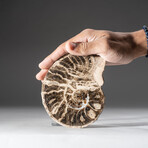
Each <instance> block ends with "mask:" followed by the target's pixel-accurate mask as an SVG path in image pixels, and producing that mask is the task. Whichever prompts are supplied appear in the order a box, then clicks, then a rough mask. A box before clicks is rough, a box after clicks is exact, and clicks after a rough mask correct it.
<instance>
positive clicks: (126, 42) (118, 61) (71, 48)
mask: <svg viewBox="0 0 148 148" xmlns="http://www.w3.org/2000/svg"><path fill="white" fill-rule="evenodd" d="M68 53H70V54H72V55H78V56H86V55H99V56H101V57H102V58H103V59H104V60H105V61H106V65H123V64H128V63H130V62H132V61H133V60H134V59H136V58H138V57H141V56H144V55H146V53H147V41H146V36H145V32H144V31H143V30H139V31H135V32H127V33H122V32H112V31H107V30H94V29H85V30H83V31H82V32H80V33H79V34H77V35H76V36H74V37H73V38H71V39H69V40H67V41H66V42H64V43H62V44H61V45H60V46H58V47H57V49H55V50H54V51H53V52H52V53H51V54H50V55H48V56H47V57H46V58H45V59H44V60H43V61H42V62H41V63H40V64H39V68H40V69H41V71H40V72H39V73H38V74H37V75H36V78H37V79H38V80H43V79H44V77H45V75H46V73H47V71H48V69H49V68H50V67H51V66H52V64H53V63H54V62H55V61H56V60H58V59H59V58H60V57H61V56H63V55H65V54H68Z"/></svg>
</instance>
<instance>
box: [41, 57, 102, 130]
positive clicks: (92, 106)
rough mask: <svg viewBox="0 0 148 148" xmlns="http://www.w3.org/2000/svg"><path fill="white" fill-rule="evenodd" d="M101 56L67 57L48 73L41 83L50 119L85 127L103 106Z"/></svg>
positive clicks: (97, 115) (93, 119) (98, 113)
mask: <svg viewBox="0 0 148 148" xmlns="http://www.w3.org/2000/svg"><path fill="white" fill-rule="evenodd" d="M104 66H105V61H104V60H103V59H102V58H101V57H99V56H73V55H70V54H68V55H65V56H63V57H61V58H60V59H59V60H58V61H56V62H55V63H54V64H53V65H52V66H51V68H50V69H49V70H48V73H47V74H46V76H45V78H44V80H43V81H42V92H41V95H42V102H43V105H44V107H45V109H46V111H47V113H48V114H49V116H50V117H51V118H52V119H53V120H55V121H56V122H57V123H59V124H61V125H63V126H66V127H86V126H88V125H89V124H91V123H93V122H94V121H96V120H97V119H98V117H99V115H100V114H101V112H102V110H103V107H104V99H105V97H104V94H103V92H102V90H101V86H102V85H103V82H104V81H103V77H102V73H103V71H104Z"/></svg>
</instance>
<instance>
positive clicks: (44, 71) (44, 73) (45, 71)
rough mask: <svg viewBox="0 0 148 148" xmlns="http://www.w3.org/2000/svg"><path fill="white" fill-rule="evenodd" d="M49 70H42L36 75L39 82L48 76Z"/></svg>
mask: <svg viewBox="0 0 148 148" xmlns="http://www.w3.org/2000/svg"><path fill="white" fill-rule="evenodd" d="M47 72H48V69H42V70H41V71H40V72H39V73H38V74H37V75H36V79H37V80H43V79H44V77H45V75H46V74H47Z"/></svg>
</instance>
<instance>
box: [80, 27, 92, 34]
mask: <svg viewBox="0 0 148 148" xmlns="http://www.w3.org/2000/svg"><path fill="white" fill-rule="evenodd" d="M93 30H94V29H90V28H87V29H84V30H83V31H82V33H85V34H90V33H91V32H92V31H93Z"/></svg>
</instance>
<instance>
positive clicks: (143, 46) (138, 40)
mask: <svg viewBox="0 0 148 148" xmlns="http://www.w3.org/2000/svg"><path fill="white" fill-rule="evenodd" d="M131 34H132V37H133V40H134V42H135V45H136V46H135V51H136V52H135V57H134V58H138V57H141V56H145V55H146V54H147V39H146V35H145V32H144V30H143V29H141V30H139V31H135V32H132V33H131Z"/></svg>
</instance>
